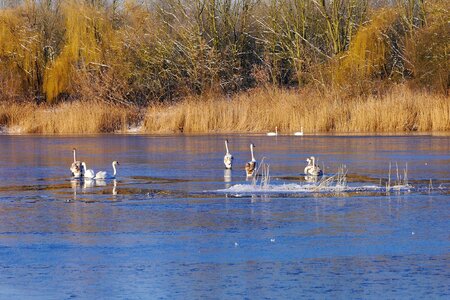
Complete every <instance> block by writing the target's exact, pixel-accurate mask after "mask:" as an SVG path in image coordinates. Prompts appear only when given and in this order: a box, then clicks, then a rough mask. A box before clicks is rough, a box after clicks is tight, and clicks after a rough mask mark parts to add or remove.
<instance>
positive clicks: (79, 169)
mask: <svg viewBox="0 0 450 300" xmlns="http://www.w3.org/2000/svg"><path fill="white" fill-rule="evenodd" d="M275 131H276V133H277V128H276V127H275ZM254 148H255V145H254V144H253V143H251V144H250V154H251V160H250V161H249V162H247V163H246V164H245V173H246V175H247V177H252V176H254V175H255V170H257V166H258V163H257V161H256V159H255V155H254V153H253V149H254ZM225 149H226V153H225V156H224V157H223V163H224V164H225V168H226V169H231V168H232V167H233V159H234V158H233V155H231V153H230V150H229V148H228V140H225ZM76 155H77V154H76V148H73V163H72V165H71V166H70V172H71V173H72V176H73V177H74V178H85V179H115V178H116V175H117V169H116V166H117V165H120V164H119V162H118V161H113V162H112V168H113V174H109V173H108V172H106V171H100V172H97V173H95V172H94V170H92V169H88V167H87V165H86V162H84V161H83V162H82V161H79V160H77V156H76ZM306 162H307V163H308V164H307V165H306V167H305V169H304V173H305V175H308V176H322V175H323V172H322V170H321V169H320V167H319V166H318V165H316V160H315V157H314V156H311V157H310V158H307V159H306Z"/></svg>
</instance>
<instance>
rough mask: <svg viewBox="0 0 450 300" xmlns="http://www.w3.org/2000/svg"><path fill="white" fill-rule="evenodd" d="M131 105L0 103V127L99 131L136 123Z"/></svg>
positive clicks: (23, 130) (49, 131)
mask: <svg viewBox="0 0 450 300" xmlns="http://www.w3.org/2000/svg"><path fill="white" fill-rule="evenodd" d="M138 120H139V113H138V110H137V109H136V108H133V107H121V106H116V105H111V104H106V103H102V102H89V103H87V102H70V103H62V104H59V105H55V106H48V105H36V104H30V103H3V104H1V105H0V127H6V128H9V129H16V130H17V131H18V132H21V133H46V134H64V133H102V132H114V131H120V130H126V129H127V128H128V126H129V125H130V124H133V123H137V122H138Z"/></svg>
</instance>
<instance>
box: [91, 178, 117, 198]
mask: <svg viewBox="0 0 450 300" xmlns="http://www.w3.org/2000/svg"><path fill="white" fill-rule="evenodd" d="M95 183H96V186H106V185H107V181H106V180H104V179H97V180H95ZM112 184H113V189H112V191H111V194H112V195H117V180H116V179H113V180H112Z"/></svg>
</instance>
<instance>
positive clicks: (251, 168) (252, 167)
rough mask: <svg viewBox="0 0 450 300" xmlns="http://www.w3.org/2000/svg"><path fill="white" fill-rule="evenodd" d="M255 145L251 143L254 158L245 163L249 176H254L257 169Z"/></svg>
mask: <svg viewBox="0 0 450 300" xmlns="http://www.w3.org/2000/svg"><path fill="white" fill-rule="evenodd" d="M253 147H255V145H253V144H250V152H251V154H252V160H251V161H249V162H248V163H246V164H245V173H246V174H247V177H250V176H253V173H254V172H255V170H256V165H257V163H256V159H255V156H254V155H253Z"/></svg>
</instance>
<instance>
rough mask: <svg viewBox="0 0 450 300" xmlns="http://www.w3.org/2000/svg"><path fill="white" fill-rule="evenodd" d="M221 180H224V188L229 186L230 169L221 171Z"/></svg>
mask: <svg viewBox="0 0 450 300" xmlns="http://www.w3.org/2000/svg"><path fill="white" fill-rule="evenodd" d="M223 181H224V182H225V188H226V189H228V188H229V187H231V184H230V182H231V170H230V169H225V170H224V171H223Z"/></svg>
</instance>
